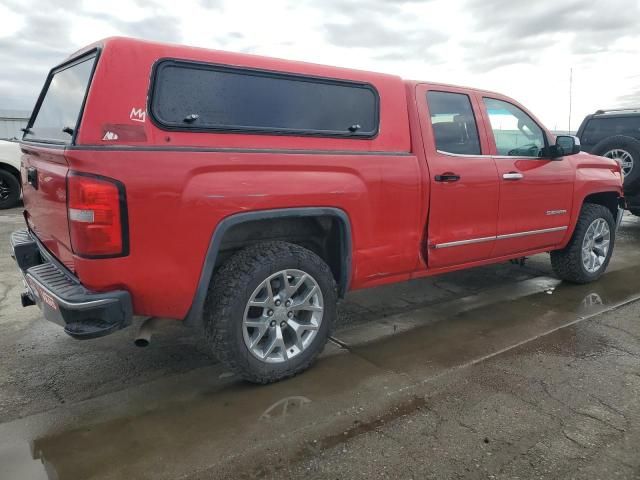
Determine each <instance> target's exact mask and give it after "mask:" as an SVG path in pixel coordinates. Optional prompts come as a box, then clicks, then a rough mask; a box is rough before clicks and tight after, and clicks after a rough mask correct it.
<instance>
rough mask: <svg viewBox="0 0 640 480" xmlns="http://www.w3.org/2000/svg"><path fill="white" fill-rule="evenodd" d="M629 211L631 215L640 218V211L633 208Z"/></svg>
mask: <svg viewBox="0 0 640 480" xmlns="http://www.w3.org/2000/svg"><path fill="white" fill-rule="evenodd" d="M629 211H630V212H631V215H635V216H636V217H640V209H636V208H632V209H631V210H629Z"/></svg>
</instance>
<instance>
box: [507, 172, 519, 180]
mask: <svg viewBox="0 0 640 480" xmlns="http://www.w3.org/2000/svg"><path fill="white" fill-rule="evenodd" d="M502 178H504V179H505V180H522V179H523V178H524V175H523V174H521V173H518V172H509V173H503V174H502Z"/></svg>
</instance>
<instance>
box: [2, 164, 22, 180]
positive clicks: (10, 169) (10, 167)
mask: <svg viewBox="0 0 640 480" xmlns="http://www.w3.org/2000/svg"><path fill="white" fill-rule="evenodd" d="M0 170H5V171H7V172H9V173H10V174H12V175H13V176H14V177H16V178H17V179H18V183H19V182H20V172H19V171H18V169H17V168H16V167H14V166H13V165H9V164H8V163H2V162H0Z"/></svg>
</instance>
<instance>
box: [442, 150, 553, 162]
mask: <svg viewBox="0 0 640 480" xmlns="http://www.w3.org/2000/svg"><path fill="white" fill-rule="evenodd" d="M436 152H438V153H439V154H441V155H448V156H449V157H469V158H485V157H486V158H496V159H508V160H546V161H549V160H550V159H549V158H546V157H526V156H518V157H516V156H510V155H486V154H481V155H468V154H466V153H451V152H445V151H444V150H436Z"/></svg>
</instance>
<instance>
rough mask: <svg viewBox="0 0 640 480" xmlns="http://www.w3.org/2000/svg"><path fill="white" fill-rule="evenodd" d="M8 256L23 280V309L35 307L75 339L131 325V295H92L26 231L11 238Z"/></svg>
mask: <svg viewBox="0 0 640 480" xmlns="http://www.w3.org/2000/svg"><path fill="white" fill-rule="evenodd" d="M11 256H12V257H13V258H14V259H15V261H16V263H17V264H18V268H20V271H21V272H22V275H23V277H24V284H25V288H26V290H25V292H24V293H23V305H29V304H31V305H32V304H37V305H38V307H39V308H40V310H42V313H43V314H44V317H45V318H46V319H47V320H49V321H52V322H54V323H57V324H58V325H60V326H62V327H64V331H65V332H66V333H67V334H68V335H70V336H72V337H74V338H77V339H89V338H96V337H102V336H104V335H108V334H109V333H112V332H115V331H116V330H120V329H121V328H124V327H126V326H128V325H130V324H131V319H132V317H133V308H132V304H131V295H130V294H129V292H127V291H124V290H113V291H110V292H93V291H91V290H88V289H87V288H85V287H84V286H83V285H82V284H81V283H80V281H79V280H78V279H77V278H76V277H75V276H74V275H72V274H71V273H70V272H69V271H68V270H66V269H65V268H64V267H63V266H62V265H60V264H59V263H58V262H57V261H56V260H55V258H53V257H52V256H51V255H50V254H49V252H47V251H46V249H45V248H44V247H43V246H42V245H41V244H40V242H39V241H38V239H37V238H36V237H35V236H34V235H32V234H31V233H30V232H29V231H27V230H19V231H16V232H13V233H12V234H11Z"/></svg>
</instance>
